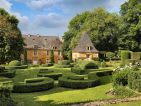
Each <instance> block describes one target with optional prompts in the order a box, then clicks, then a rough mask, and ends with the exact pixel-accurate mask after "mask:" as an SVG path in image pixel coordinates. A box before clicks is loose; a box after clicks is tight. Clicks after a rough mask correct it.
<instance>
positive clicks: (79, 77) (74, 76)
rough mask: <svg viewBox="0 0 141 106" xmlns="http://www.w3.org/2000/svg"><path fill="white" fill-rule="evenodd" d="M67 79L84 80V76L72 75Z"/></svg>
mask: <svg viewBox="0 0 141 106" xmlns="http://www.w3.org/2000/svg"><path fill="white" fill-rule="evenodd" d="M67 79H71V80H84V76H83V75H70V76H67Z"/></svg>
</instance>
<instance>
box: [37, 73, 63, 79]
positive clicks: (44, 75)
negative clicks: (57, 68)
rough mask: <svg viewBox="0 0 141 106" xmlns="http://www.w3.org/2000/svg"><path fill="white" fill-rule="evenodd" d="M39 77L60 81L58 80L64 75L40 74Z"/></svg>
mask: <svg viewBox="0 0 141 106" xmlns="http://www.w3.org/2000/svg"><path fill="white" fill-rule="evenodd" d="M37 76H38V77H49V78H52V79H54V80H58V78H59V77H61V76H62V73H48V74H46V73H39V74H38V75H37Z"/></svg>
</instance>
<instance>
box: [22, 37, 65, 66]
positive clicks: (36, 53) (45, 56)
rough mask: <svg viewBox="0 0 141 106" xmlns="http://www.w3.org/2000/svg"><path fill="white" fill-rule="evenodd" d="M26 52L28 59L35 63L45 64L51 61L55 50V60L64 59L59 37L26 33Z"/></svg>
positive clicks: (56, 61)
mask: <svg viewBox="0 0 141 106" xmlns="http://www.w3.org/2000/svg"><path fill="white" fill-rule="evenodd" d="M23 37H24V41H25V44H26V45H25V51H26V52H25V53H26V58H27V61H28V62H30V63H33V64H45V63H49V62H50V54H51V51H52V50H53V51H54V61H55V63H58V61H59V60H62V59H63V57H62V54H61V52H60V46H61V44H62V42H61V41H60V39H59V37H54V36H35V35H30V36H29V35H26V36H25V35H24V36H23Z"/></svg>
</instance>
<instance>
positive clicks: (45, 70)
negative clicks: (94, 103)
mask: <svg viewBox="0 0 141 106" xmlns="http://www.w3.org/2000/svg"><path fill="white" fill-rule="evenodd" d="M52 72H54V71H53V70H51V69H40V70H39V73H52Z"/></svg>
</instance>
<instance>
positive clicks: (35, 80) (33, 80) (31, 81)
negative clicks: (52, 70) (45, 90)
mask: <svg viewBox="0 0 141 106" xmlns="http://www.w3.org/2000/svg"><path fill="white" fill-rule="evenodd" d="M44 80H45V78H44V77H41V78H32V79H25V80H24V82H25V83H36V82H42V81H44Z"/></svg>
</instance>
